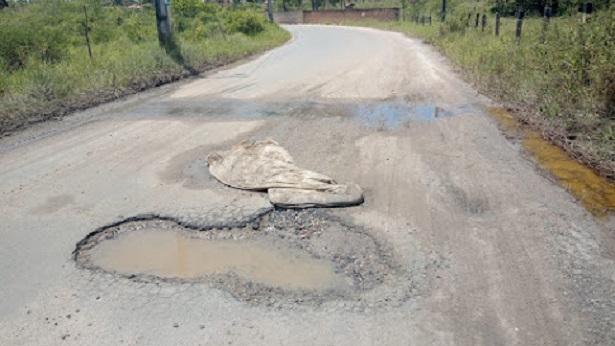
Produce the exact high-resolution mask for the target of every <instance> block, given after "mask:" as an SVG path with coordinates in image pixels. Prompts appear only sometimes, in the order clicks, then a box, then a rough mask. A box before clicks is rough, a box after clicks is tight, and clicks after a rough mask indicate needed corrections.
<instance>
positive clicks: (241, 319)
mask: <svg viewBox="0 0 615 346" xmlns="http://www.w3.org/2000/svg"><path fill="white" fill-rule="evenodd" d="M288 30H290V31H291V32H292V33H293V35H294V39H293V41H292V42H291V43H289V44H288V45H286V46H284V47H281V48H279V49H276V50H273V51H271V52H269V53H267V54H265V55H262V56H261V57H259V58H257V59H255V60H253V61H251V62H249V63H246V64H243V65H241V66H236V67H234V68H230V69H227V70H223V71H219V72H217V73H215V74H212V75H210V76H206V77H203V78H200V79H196V80H193V81H190V82H183V83H179V84H176V85H173V86H170V87H165V88H163V89H160V90H156V91H153V92H149V93H146V94H143V95H139V96H137V97H133V98H132V99H129V100H127V101H124V102H121V103H116V104H111V105H106V106H103V107H99V108H97V109H93V110H90V111H88V112H85V113H83V114H77V115H74V116H71V117H68V118H65V119H64V120H62V121H57V122H51V123H47V124H42V125H39V126H36V127H34V128H32V129H30V130H27V131H24V132H22V133H19V134H16V135H13V136H12V137H8V138H4V139H2V140H1V141H0V219H1V220H0V344H2V345H231V344H232V345H594V344H595V345H614V344H615V262H614V256H615V253H614V252H613V249H614V247H613V239H612V238H613V237H614V234H613V233H612V231H610V230H611V229H612V228H611V225H612V224H611V223H610V222H605V221H599V220H596V219H594V218H593V217H592V215H591V214H589V213H588V212H587V211H586V210H585V209H584V208H583V207H582V206H581V205H579V204H578V203H576V202H575V200H574V199H573V198H572V197H571V196H570V195H568V194H567V193H566V192H565V190H564V189H563V188H561V187H559V186H557V185H556V184H554V183H553V182H552V181H551V180H550V179H549V178H548V177H547V175H546V174H544V173H541V172H540V171H539V170H538V169H537V168H536V167H535V164H534V163H533V162H532V161H531V160H528V159H527V158H526V157H525V156H524V154H523V153H521V152H520V151H519V149H518V147H517V146H516V145H515V144H514V143H510V142H509V141H508V140H507V139H506V138H505V136H503V135H502V134H501V133H500V131H499V130H498V126H497V124H496V123H495V122H494V121H493V120H492V119H491V118H490V117H489V116H487V115H486V113H485V111H484V109H485V108H484V107H486V106H493V105H492V104H491V102H490V101H489V100H488V99H486V98H484V97H482V96H480V95H478V94H477V93H476V92H475V91H474V90H472V88H470V87H469V86H468V85H466V84H464V83H463V82H462V81H460V79H459V78H458V77H456V76H455V74H454V73H453V72H452V71H451V69H450V68H449V67H448V66H447V64H446V62H445V61H443V59H442V58H441V57H440V56H439V55H438V54H436V53H435V52H434V51H433V49H431V48H429V47H428V46H426V45H424V44H422V43H420V42H418V41H416V40H411V39H407V38H404V37H403V36H401V35H399V34H395V33H388V32H382V31H375V30H370V29H360V28H340V27H321V26H292V27H288ZM267 137H272V138H274V139H275V140H277V141H278V142H279V143H280V144H281V145H282V146H283V147H285V148H286V149H287V150H288V151H289V152H290V153H291V154H292V155H293V156H294V158H295V161H296V162H297V164H298V165H299V166H301V167H304V168H307V169H312V170H315V171H318V172H320V173H323V174H326V175H329V176H331V177H334V178H336V179H337V180H338V181H340V182H356V183H358V184H360V185H361V186H362V187H363V188H364V190H365V203H364V204H363V205H361V206H358V207H353V208H346V209H335V210H329V211H327V213H328V214H329V215H331V216H332V217H335V218H338V219H339V220H343V221H344V222H347V223H348V224H352V225H356V226H357V227H360V228H361V229H363V230H364V231H365V232H367V233H366V234H369V236H370V237H371V238H373V239H375V240H374V241H377V242H378V243H379V244H382V246H383V247H384V248H386V249H389V250H388V251H387V253H388V255H390V256H392V258H393V259H394V261H395V263H397V264H396V265H397V266H398V267H399V268H401V269H403V271H404V273H405V274H403V275H406V276H407V280H401V281H399V280H398V281H395V280H393V281H391V280H388V279H387V280H385V281H384V282H385V283H384V284H382V285H381V286H380V288H376V289H374V290H373V291H369V290H368V291H366V292H365V293H364V294H363V293H362V294H357V295H353V296H350V297H340V298H339V299H332V300H323V301H322V302H321V303H319V304H308V303H306V302H301V301H300V300H297V301H296V304H295V303H293V301H290V302H289V301H288V300H283V299H278V298H276V297H275V296H273V295H272V298H271V299H269V300H266V301H265V302H262V300H261V301H258V302H249V301H246V300H242V299H239V298H237V297H236V296H235V295H233V294H231V293H230V292H229V291H226V290H225V289H224V288H223V287H222V286H220V285H218V286H215V285H210V284H208V283H206V282H199V281H193V282H179V281H173V280H158V281H157V280H138V279H134V278H133V279H131V278H129V277H126V276H119V275H115V274H112V273H104V272H100V271H91V270H87V269H84V268H80V267H78V266H77V265H76V263H75V261H74V259H73V255H72V253H73V251H74V250H75V246H76V244H77V243H78V242H79V241H81V240H82V239H83V238H84V237H86V235H88V234H89V233H90V232H92V231H94V230H96V229H98V228H100V227H103V226H105V225H109V224H112V223H114V222H118V221H121V220H125V219H127V218H131V217H133V216H135V215H139V214H157V215H164V216H165V217H168V218H172V219H174V220H180V221H182V222H184V223H187V224H191V225H212V224H216V225H218V226H220V227H224V225H225V224H233V225H235V224H240V223H241V220H244V219H246V220H247V219H249V218H250V217H251V215H255V213H259V212H262V210H263V209H264V208H265V209H266V208H268V207H269V202H268V200H267V198H266V194H262V193H255V192H248V191H239V190H234V189H231V188H228V187H225V186H223V185H221V184H220V183H218V182H217V181H216V180H215V179H213V178H212V177H211V176H210V175H209V174H208V172H207V169H206V166H205V162H206V161H205V158H206V155H207V154H208V153H210V152H212V151H214V150H220V149H226V148H228V147H229V146H230V145H232V144H234V143H236V142H239V141H242V140H245V139H250V140H261V139H265V138H267ZM290 217H291V218H292V217H294V216H293V215H292V214H290ZM293 222H294V221H293ZM282 231H283V230H282ZM299 231H303V228H302V229H301V230H299ZM299 231H298V232H299ZM225 232H230V230H229V229H226V230H225ZM318 232H321V233H323V234H324V233H325V232H326V227H325V229H321V230H318ZM371 238H370V239H371ZM318 239H327V238H318ZM337 241H338V242H341V240H339V239H338V240H337ZM365 251H371V250H369V249H368V248H366V249H365ZM400 275H401V274H400ZM392 282H395V284H394V285H396V286H395V287H393V286H391V287H393V288H391V289H389V288H386V286H387V285H393V283H392ZM221 287H222V288H221ZM400 290H403V292H405V293H404V295H403V296H395V297H394V298H391V299H389V298H390V297H389V296H387V294H388V293H387V294H383V295H380V293H378V292H380V291H382V292H393V291H395V292H397V291H400ZM374 292H375V293H374ZM379 297H380V299H379ZM261 298H262V296H261ZM276 299H277V300H276ZM278 300H281V302H279V301H278ZM364 301H365V302H366V303H364Z"/></svg>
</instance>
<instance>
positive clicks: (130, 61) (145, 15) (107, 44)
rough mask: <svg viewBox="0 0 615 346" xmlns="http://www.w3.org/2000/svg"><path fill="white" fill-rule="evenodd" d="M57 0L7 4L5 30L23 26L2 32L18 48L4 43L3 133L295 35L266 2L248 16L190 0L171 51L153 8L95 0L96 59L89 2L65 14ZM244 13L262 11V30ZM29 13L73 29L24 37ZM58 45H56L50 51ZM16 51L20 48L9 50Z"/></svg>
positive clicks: (0, 76) (0, 71)
mask: <svg viewBox="0 0 615 346" xmlns="http://www.w3.org/2000/svg"><path fill="white" fill-rule="evenodd" d="M58 4H59V3H56V2H49V3H42V4H36V5H30V6H28V7H25V8H18V9H15V10H13V11H12V12H8V11H7V10H6V9H5V10H3V11H0V23H2V24H0V31H2V30H1V29H5V28H6V27H8V26H10V25H13V26H17V28H14V27H13V28H14V29H15V30H13V31H14V32H15V33H16V34H15V35H13V36H10V35H7V36H5V37H3V38H0V49H1V48H2V47H7V46H10V45H13V46H14V48H13V47H10V49H11V51H8V52H7V50H8V49H6V50H5V54H4V55H2V54H1V53H2V51H1V50H0V67H2V68H0V135H2V134H3V133H10V132H11V131H14V130H15V129H18V128H21V127H24V126H27V125H28V124H30V123H33V122H37V121H41V120H45V119H48V118H51V117H57V116H62V115H65V114H67V113H69V112H71V111H75V110H78V109H84V108H87V107H90V106H93V105H96V104H100V103H103V102H106V101H110V100H113V99H116V98H119V97H121V96H124V95H127V94H131V93H134V92H138V91H142V90H145V89H147V88H151V87H154V86H159V85H162V84H165V83H168V82H172V81H175V80H178V79H180V78H183V77H185V76H188V75H190V74H193V73H196V72H198V71H204V70H207V69H211V68H215V67H218V66H222V65H225V64H228V63H230V62H233V61H236V60H238V59H241V58H244V57H247V56H249V55H252V54H255V53H258V52H262V51H265V50H268V49H271V48H273V47H276V46H279V45H281V44H283V43H284V42H286V41H287V40H288V39H289V38H290V34H289V33H288V32H286V31H285V30H283V29H281V28H280V27H278V26H277V25H275V24H269V23H267V22H266V20H265V17H264V14H263V12H262V11H261V10H260V9H259V8H249V9H245V10H239V11H237V12H235V13H239V12H251V14H247V15H244V14H232V13H231V11H229V10H228V9H224V8H219V7H214V5H211V6H207V7H205V8H203V7H201V6H200V5H198V2H191V3H190V4H197V8H196V9H195V11H197V12H196V13H195V14H194V16H193V17H187V16H184V17H180V16H177V18H174V19H175V20H176V21H175V22H174V26H175V29H176V33H177V34H176V36H175V39H176V41H177V44H178V49H177V50H176V51H175V52H173V54H167V52H165V50H164V49H162V48H161V47H160V46H159V44H158V40H157V34H156V27H155V15H154V10H153V9H152V8H149V7H146V8H143V9H136V10H128V9H120V8H115V7H108V6H103V5H101V4H100V3H98V2H90V3H88V7H89V10H90V11H91V16H92V18H91V20H92V22H91V24H90V25H91V29H90V36H91V39H92V52H93V59H92V60H90V58H89V55H88V51H87V47H86V45H85V38H84V35H83V31H81V30H80V25H82V24H81V23H80V22H79V20H81V19H80V18H78V16H79V14H82V13H83V12H82V11H83V8H82V7H79V6H82V5H79V6H74V5H73V6H71V5H70V4H68V5H66V3H64V5H62V4H61V3H60V5H61V6H65V7H67V8H64V10H65V11H64V12H63V13H59V12H56V11H53V12H50V11H49V7H50V6H55V5H58ZM75 7H76V8H75ZM79 11H81V12H80V13H79ZM96 12H98V14H97V13H96ZM178 12H180V11H178ZM54 15H55V16H57V17H58V18H56V22H55V23H49V22H52V20H51V19H50V18H49V17H51V18H53V16H54ZM42 16H47V18H41V17H42ZM240 17H241V18H240ZM243 17H246V18H247V17H250V18H248V20H247V21H248V22H249V23H252V22H250V21H251V20H252V19H254V18H256V19H254V20H255V21H256V23H257V27H258V28H260V29H259V30H256V31H254V32H252V31H250V30H252V29H253V28H252V27H250V28H248V29H245V28H240V29H237V28H238V25H240V24H242V23H244V22H245V21H244V18H243ZM252 17H254V18H252ZM238 18H239V19H238ZM25 20H30V21H31V20H35V21H38V23H40V22H46V23H44V24H41V27H40V28H38V29H40V30H47V31H48V32H50V31H51V32H52V31H53V30H55V29H56V28H58V26H61V29H62V30H68V31H69V34H67V35H64V36H61V37H59V38H58V39H57V40H55V41H54V39H53V36H51V37H43V38H40V39H39V38H34V39H27V38H25V39H24V38H22V37H19V35H20V34H21V33H20V32H19V30H20V29H22V30H23V34H24V35H27V34H28V33H29V32H28V29H27V28H25V27H24V26H26V25H28V23H27V22H24V21H25ZM70 20H73V21H74V23H71V22H70ZM60 23H61V24H60ZM238 23H239V24H238ZM72 24H74V26H72ZM19 26H21V27H19ZM71 26H72V28H73V29H71ZM67 27H68V28H67ZM239 30H244V31H247V33H244V32H242V31H239ZM15 36H17V37H15ZM11 38H13V41H10V40H11ZM54 45H57V46H59V47H53V46H54ZM52 49H55V50H56V51H57V52H54V53H53V54H51V53H50V52H49V51H50V50H52ZM11 52H21V55H19V56H15V54H13V55H10V54H11ZM2 65H4V66H2Z"/></svg>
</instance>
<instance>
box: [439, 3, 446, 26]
mask: <svg viewBox="0 0 615 346" xmlns="http://www.w3.org/2000/svg"><path fill="white" fill-rule="evenodd" d="M440 20H441V21H442V22H444V21H445V20H446V0H442V12H440Z"/></svg>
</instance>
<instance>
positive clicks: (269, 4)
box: [267, 0, 273, 23]
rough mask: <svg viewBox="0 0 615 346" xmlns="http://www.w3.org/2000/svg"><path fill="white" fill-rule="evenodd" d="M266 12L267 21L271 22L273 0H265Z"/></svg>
mask: <svg viewBox="0 0 615 346" xmlns="http://www.w3.org/2000/svg"><path fill="white" fill-rule="evenodd" d="M267 13H268V14H269V21H270V22H272V23H273V0H268V1H267Z"/></svg>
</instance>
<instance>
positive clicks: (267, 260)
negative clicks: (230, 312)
mask: <svg viewBox="0 0 615 346" xmlns="http://www.w3.org/2000/svg"><path fill="white" fill-rule="evenodd" d="M90 256H91V257H90V259H91V261H92V263H93V264H94V265H96V266H99V267H101V268H102V269H106V270H109V271H115V272H118V273H122V274H128V275H130V274H146V275H155V276H158V277H162V278H182V279H191V278H198V277H202V276H207V275H215V274H226V273H229V272H233V273H235V274H237V275H240V276H242V277H244V278H247V279H250V280H253V281H255V282H260V283H263V284H266V285H270V286H274V287H281V288H287V289H326V288H328V287H331V286H333V285H334V284H335V282H336V281H337V280H336V279H338V278H337V277H336V275H335V273H334V271H333V268H332V266H330V265H329V264H328V263H327V262H325V261H323V260H318V259H315V258H312V257H310V256H309V255H307V254H303V253H295V252H293V251H291V250H290V249H289V250H281V249H277V248H274V247H273V246H267V245H265V244H260V243H258V242H255V241H234V240H209V239H201V238H190V237H189V236H186V235H185V234H182V233H181V232H176V231H169V230H158V229H145V230H139V231H132V232H126V233H122V234H119V235H118V236H117V237H116V238H114V239H109V240H106V241H103V242H101V243H99V244H97V245H96V246H95V247H94V248H93V249H92V250H91V254H90Z"/></svg>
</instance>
